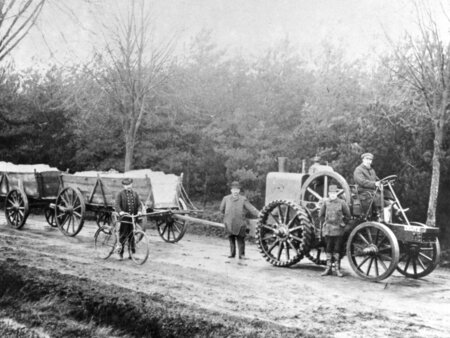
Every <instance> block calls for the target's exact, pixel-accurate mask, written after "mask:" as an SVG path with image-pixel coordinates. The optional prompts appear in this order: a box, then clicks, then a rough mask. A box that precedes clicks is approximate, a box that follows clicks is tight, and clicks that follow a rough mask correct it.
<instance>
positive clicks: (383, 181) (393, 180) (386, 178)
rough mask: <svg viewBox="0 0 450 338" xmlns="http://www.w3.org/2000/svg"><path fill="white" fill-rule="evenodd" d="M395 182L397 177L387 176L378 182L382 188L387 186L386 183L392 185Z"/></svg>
mask: <svg viewBox="0 0 450 338" xmlns="http://www.w3.org/2000/svg"><path fill="white" fill-rule="evenodd" d="M396 180H397V175H389V176H386V177H384V178H382V179H381V180H380V183H381V184H383V185H384V186H386V185H388V183H390V184H394V182H395V181H396Z"/></svg>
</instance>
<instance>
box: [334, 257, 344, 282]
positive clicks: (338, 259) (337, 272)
mask: <svg viewBox="0 0 450 338" xmlns="http://www.w3.org/2000/svg"><path fill="white" fill-rule="evenodd" d="M334 261H335V264H336V276H338V277H344V275H343V274H342V272H341V260H340V258H339V254H338V253H335V254H334Z"/></svg>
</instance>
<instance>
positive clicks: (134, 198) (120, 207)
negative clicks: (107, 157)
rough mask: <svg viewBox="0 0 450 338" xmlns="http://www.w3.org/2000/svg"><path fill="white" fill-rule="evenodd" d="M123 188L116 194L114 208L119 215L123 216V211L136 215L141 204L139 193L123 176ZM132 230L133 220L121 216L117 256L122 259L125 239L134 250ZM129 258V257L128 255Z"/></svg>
mask: <svg viewBox="0 0 450 338" xmlns="http://www.w3.org/2000/svg"><path fill="white" fill-rule="evenodd" d="M122 185H123V190H122V191H120V192H119V193H118V194H117V197H116V204H115V210H116V212H117V213H119V216H123V215H124V214H125V213H128V214H130V215H137V214H138V212H139V207H140V205H141V202H140V199H139V195H138V194H137V192H136V191H134V190H133V180H132V179H131V178H125V179H124V180H122ZM132 231H133V220H132V219H131V218H130V217H126V216H124V217H122V220H121V223H120V228H119V242H120V246H121V247H120V251H119V257H120V259H123V252H124V246H125V241H126V240H127V238H128V240H129V242H128V245H129V246H130V249H131V251H133V250H134V245H135V244H134V238H133V236H131V233H132ZM130 258H131V257H130Z"/></svg>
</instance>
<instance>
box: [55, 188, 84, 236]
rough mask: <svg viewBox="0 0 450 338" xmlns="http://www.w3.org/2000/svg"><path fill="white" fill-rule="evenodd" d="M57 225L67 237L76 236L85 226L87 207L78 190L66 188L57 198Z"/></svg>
mask: <svg viewBox="0 0 450 338" xmlns="http://www.w3.org/2000/svg"><path fill="white" fill-rule="evenodd" d="M55 204H56V224H57V225H58V228H59V230H61V232H62V233H63V234H64V235H66V236H71V237H73V236H76V235H77V234H78V233H79V232H80V231H81V229H82V228H83V224H84V214H85V212H86V205H85V203H84V198H83V195H81V193H80V191H79V190H78V189H75V188H72V187H67V188H64V189H63V190H62V191H61V192H60V193H59V195H58V197H57V198H56V202H55Z"/></svg>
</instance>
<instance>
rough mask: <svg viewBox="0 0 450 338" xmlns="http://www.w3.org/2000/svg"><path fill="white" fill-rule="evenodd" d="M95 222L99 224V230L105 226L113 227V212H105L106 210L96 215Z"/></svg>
mask: <svg viewBox="0 0 450 338" xmlns="http://www.w3.org/2000/svg"><path fill="white" fill-rule="evenodd" d="M95 222H96V223H97V226H98V227H99V228H101V227H103V226H105V225H109V226H111V225H112V224H113V221H112V217H111V212H109V211H105V210H102V211H98V212H97V213H96V214H95Z"/></svg>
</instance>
